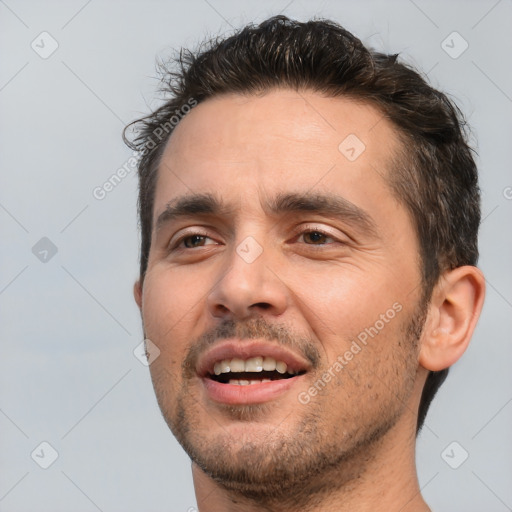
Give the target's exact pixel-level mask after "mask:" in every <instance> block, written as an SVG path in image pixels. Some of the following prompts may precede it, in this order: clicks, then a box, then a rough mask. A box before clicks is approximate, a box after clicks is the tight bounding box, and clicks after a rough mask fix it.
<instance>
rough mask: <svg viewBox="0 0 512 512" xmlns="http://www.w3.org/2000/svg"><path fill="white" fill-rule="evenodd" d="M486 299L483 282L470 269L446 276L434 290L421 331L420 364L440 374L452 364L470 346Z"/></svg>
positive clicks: (480, 274) (459, 268)
mask: <svg viewBox="0 0 512 512" xmlns="http://www.w3.org/2000/svg"><path fill="white" fill-rule="evenodd" d="M484 296H485V279H484V276H483V274H482V272H481V271H480V270H479V269H478V268H476V267H473V266H464V267H458V268H456V269H454V270H450V271H447V272H445V273H444V274H443V275H442V276H441V278H440V279H439V282H438V283H437V284H436V286H435V287H434V290H433V292H432V298H431V301H430V306H429V314H428V318H427V321H426V323H425V329H424V331H423V336H422V342H421V350H420V356H419V363H420V364H421V365H422V366H423V367H424V368H426V369H427V370H432V371H440V370H444V369H445V368H448V367H449V366H451V365H452V364H454V363H455V362H456V361H457V360H458V359H459V358H460V357H461V356H462V354H463V353H464V351H465V350H466V348H467V347H468V345H469V341H470V339H471V336H472V335H473V331H474V329H475V326H476V322H477V320H478V317H479V316H480V312H481V311H482V305H483V302H484Z"/></svg>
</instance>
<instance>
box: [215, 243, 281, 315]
mask: <svg viewBox="0 0 512 512" xmlns="http://www.w3.org/2000/svg"><path fill="white" fill-rule="evenodd" d="M259 252H261V253H260V254H259V255H258V253H259ZM255 256H257V257H256V258H255V259H253V258H254V257H255ZM271 260H272V258H271V254H270V251H268V250H263V248H262V247H261V246H259V244H257V243H255V241H254V239H253V240H252V241H251V240H249V242H248V243H244V242H242V243H241V244H240V245H239V246H238V247H237V248H236V250H235V249H233V251H232V254H230V256H229V260H228V261H227V262H226V265H225V266H224V267H223V269H222V270H221V271H220V274H219V278H218V280H217V282H216V284H215V286H214V287H213V288H212V290H211V292H210V294H209V296H208V299H207V302H208V309H209V311H210V313H211V314H212V315H213V316H214V317H216V318H222V319H225V320H233V319H247V318H249V317H251V316H257V315H262V314H263V315H269V316H279V315H281V314H282V313H283V312H284V311H285V310H286V306H287V303H288V293H287V286H286V285H285V283H284V282H283V281H282V280H281V278H280V276H279V272H278V267H277V265H272V263H271ZM274 262H275V261H274ZM272 267H274V268H272Z"/></svg>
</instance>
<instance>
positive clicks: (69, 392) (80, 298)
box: [0, 0, 512, 512]
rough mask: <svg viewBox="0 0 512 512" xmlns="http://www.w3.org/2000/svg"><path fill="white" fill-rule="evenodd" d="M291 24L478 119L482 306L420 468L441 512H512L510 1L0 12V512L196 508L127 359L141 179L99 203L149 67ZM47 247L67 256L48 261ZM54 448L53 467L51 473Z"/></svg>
mask: <svg viewBox="0 0 512 512" xmlns="http://www.w3.org/2000/svg"><path fill="white" fill-rule="evenodd" d="M280 12H282V13H285V14H287V15H289V16H291V17H296V18H298V19H301V20H306V19H308V18H310V17H311V16H315V15H317V16H322V17H328V18H333V19H334V20H336V21H338V22H340V23H341V24H342V25H344V26H345V27H346V28H348V29H349V30H351V31H353V32H355V33H356V34H357V35H358V36H359V37H360V38H361V39H363V41H365V42H366V43H368V44H371V45H373V46H374V47H376V48H379V49H382V50H384V51H387V52H401V54H402V57H403V58H405V59H407V60H408V61H409V62H412V63H413V64H415V65H417V66H419V67H420V68H421V69H422V70H424V71H425V72H426V73H428V76H429V78H430V80H431V81H432V83H433V84H434V85H435V86H438V87H441V88H442V89H443V90H444V91H446V92H448V93H450V94H452V95H453V97H454V98H455V99H456V100H457V101H458V103H459V105H460V106H461V107H462V109H463V111H464V112H465V113H466V114H467V116H468V119H469V122H470V124H471V126H472V127H473V131H474V136H475V139H476V140H477V141H478V143H477V146H478V153H479V157H478V163H479V167H480V170H481V184H482V189H483V213H484V222H483V225H482V231H481V267H482V269H483V270H484V272H485V275H486V278H487V282H488V293H487V300H486V304H485V307H484V312H483V316H482V318H481V321H480V323H479V326H478V329H477V331H476V333H475V336H474V338H473V341H472V344H471V346H470V348H469V350H468V351H467V352H466V354H465V355H464V356H463V358H462V360H461V361H460V362H459V363H457V364H456V365H455V366H454V367H453V369H452V372H451V376H450V377H449V379H448V381H447V382H446V383H445V385H444V386H443V388H442V389H441V391H440V394H439V396H438V398H437V399H436V400H435V402H434V404H433V406H432V408H431V411H430V413H429V415H428V418H427V425H426V427H425V429H424V431H423V433H422V435H421V437H420V439H419V442H418V449H417V455H418V470H419V478H420V484H421V487H422V489H423V493H424V495H425V497H426V499H427V501H428V502H429V503H430V505H431V506H432V508H433V510H435V511H437V512H442V511H450V512H457V511H460V512H462V511H464V512H471V511H474V512H481V511H484V510H485V511H486V512H501V511H506V510H512V486H511V485H510V483H511V481H512V456H511V455H512V439H511V436H510V427H511V425H512V403H511V401H512V386H511V380H512V377H511V373H512V372H510V361H511V358H510V356H511V352H512V347H511V344H510V334H511V325H510V316H511V312H512V311H511V308H512V286H511V279H512V277H511V273H510V272H509V265H510V261H512V258H511V256H512V255H511V252H512V244H511V237H510V220H511V213H512V200H511V199H510V198H511V197H512V189H511V188H507V187H512V176H511V173H510V162H511V161H512V159H511V146H512V144H511V134H512V129H511V128H512V127H511V125H512V115H511V113H512V99H511V98H512V80H511V68H510V55H511V53H512V39H511V33H510V32H511V30H510V27H511V20H512V16H511V14H512V3H511V2H510V0H502V1H496V0H492V1H478V2H476V1H475V2H461V1H458V2H450V3H448V2H427V1H425V0H414V1H408V0H404V1H399V2H355V1H354V2H348V1H341V2H335V1H331V2H327V1H319V2H305V1H300V0H295V1H289V0H279V1H277V0H274V1H271V0H259V1H258V2H248V1H244V2H236V1H234V0H208V1H206V0H188V1H186V2H163V1H148V2H142V1H130V2H121V1H109V2H101V1H99V0H92V1H89V2H85V1H84V0H76V1H68V2H64V1H56V0H52V1H46V2H39V1H38V2H36V1H33V2H30V1H24V2H22V1H15V0H5V1H0V47H1V49H2V60H1V70H0V108H1V116H0V133H1V137H0V164H1V183H0V223H1V227H2V238H1V240H2V251H1V256H0V258H1V260H0V307H1V312H2V320H1V323H0V329H1V338H2V343H3V350H2V353H3V357H2V358H1V360H0V389H1V391H0V510H2V511H10V512H14V511H16V512H22V511H24V512H28V511H30V512H40V511H52V512H58V511H69V510H73V511H84V512H88V511H91V512H93V511H95V510H101V511H103V512H108V511H112V512H114V511H173V512H174V511H176V512H178V511H187V510H188V509H189V507H194V506H195V499H194V493H193V488H192V480H191V476H190V462H189V460H188V458H187V456H186V455H185V454H184V453H183V451H182V450H181V448H180V447H179V446H178V445H177V443H176V442H175V440H174V438H173V437H172V435H171V434H170V432H169V431H168V429H167V427H166V425H165V423H164V421H163V420H162V419H161V417H160V412H159V410H158V408H157V404H156V400H155V398H154V396H153V390H152V387H151V384H150V380H149V373H148V369H147V367H145V366H144V365H143V364H142V363H141V362H140V361H139V360H138V359H137V358H136V357H135V356H134V354H133V351H134V349H135V348H136V347H137V345H138V344H139V343H140V342H141V340H142V333H141V327H140V319H139V313H138V310H137V308H136V306H135V304H134V302H133V299H132V284H133V281H134V280H135V278H136V275H137V264H138V263H137V257H138V241H139V239H138V234H137V229H136V222H137V219H136V210H135V202H136V179H135V176H134V173H131V174H130V175H129V176H127V177H126V178H125V179H124V180H123V181H122V182H121V183H120V184H119V185H118V186H117V187H116V188H115V189H114V190H112V191H111V192H110V193H109V194H108V195H107V196H106V197H105V198H104V199H103V200H101V201H100V200H97V199H95V198H94V196H93V194H92V192H93V190H94V188H95V187H97V186H101V185H102V183H104V182H105V181H106V180H107V179H108V178H109V177H110V176H111V175H112V174H113V173H114V172H115V171H116V170H117V169H118V168H119V167H121V166H122V165H123V164H124V163H125V162H126V160H127V159H128V158H129V157H130V155H131V153H130V151H129V150H128V149H126V148H125V147H124V146H123V144H122V143H121V139H120V133H121V130H122V128H123V124H124V123H126V122H128V121H131V120H133V119H134V118H136V117H137V116H139V115H140V114H142V113H147V112H148V109H149V108H150V107H155V106H156V105H157V104H158V101H156V100H155V88H156V86H157V81H156V80H155V78H154V77H155V57H156V56H157V55H158V56H161V57H162V56H166V55H169V54H170V48H173V47H174V48H178V47H180V46H192V47H193V46H195V45H196V43H198V42H199V41H200V40H201V39H203V37H204V36H205V35H207V34H208V35H212V34H217V33H225V32H229V31H231V30H232V27H239V26H241V25H243V24H245V23H247V22H250V21H261V20H262V19H264V18H266V17H268V16H270V15H274V14H278V13H280ZM43 31H47V32H48V33H49V34H51V37H52V38H53V39H54V40H56V41H57V43H58V45H59V46H58V48H57V50H56V51H55V52H54V53H53V54H52V55H50V56H47V55H45V56H47V58H42V57H41V56H40V54H38V53H36V51H34V49H33V48H32V47H31V43H32V41H35V43H34V45H38V46H36V48H38V51H39V52H40V53H41V52H43V53H44V52H49V51H50V50H51V45H52V44H54V43H52V40H50V39H49V38H48V36H39V34H40V33H41V32H43ZM454 31H456V32H458V33H459V34H460V36H461V37H462V38H463V39H461V38H460V37H459V36H457V35H455V36H454V35H451V36H450V34H452V32H454ZM448 36H450V37H449V38H448V39H447V37H448ZM41 39H43V41H41ZM464 40H465V41H467V43H468V44H469V47H468V49H467V50H466V51H465V52H464V53H462V54H461V55H460V56H458V58H453V56H454V55H455V54H457V53H459V52H460V50H462V49H463V47H464V45H465V43H464ZM443 41H445V43H443ZM442 45H444V49H443V46H442ZM445 50H448V51H449V52H451V53H452V56H450V55H449V54H448V53H447V52H446V51H445ZM43 237H47V238H48V239H49V240H51V242H52V244H54V246H55V247H56V249H57V253H56V254H55V255H52V252H51V246H50V245H49V244H48V242H47V241H42V242H39V245H36V244H37V243H38V241H39V240H40V239H41V238H43ZM34 246H36V248H35V249H33V247H34ZM44 251H48V252H44ZM34 253H35V254H34ZM41 260H42V261H41ZM43 441H46V442H48V443H50V445H51V446H52V447H53V448H54V449H55V450H56V451H57V452H58V454H59V457H58V458H57V459H56V460H55V462H54V463H53V464H52V465H51V466H50V467H49V468H48V469H46V470H45V469H42V468H41V467H40V466H39V465H38V464H43V465H45V464H48V463H49V462H51V460H52V458H51V456H52V453H51V449H49V448H48V447H46V446H45V445H43V446H42V447H40V446H39V445H40V443H41V442H43ZM452 442H456V443H457V444H455V445H451V446H450V444H451V443H452ZM447 447H448V448H447ZM34 450H35V452H34ZM466 452H467V454H468V458H467V460H464V458H465V456H466ZM31 453H34V455H33V458H31ZM35 461H37V463H36V462H35ZM450 465H451V466H458V468H457V469H453V468H452V467H451V466H450ZM396 512H398V511H396Z"/></svg>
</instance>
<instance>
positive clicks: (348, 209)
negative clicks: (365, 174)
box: [267, 193, 377, 237]
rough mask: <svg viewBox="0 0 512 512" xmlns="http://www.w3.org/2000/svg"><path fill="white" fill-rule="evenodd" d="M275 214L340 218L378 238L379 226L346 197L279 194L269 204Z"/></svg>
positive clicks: (269, 209)
mask: <svg viewBox="0 0 512 512" xmlns="http://www.w3.org/2000/svg"><path fill="white" fill-rule="evenodd" d="M267 208H268V211H270V212H271V213H273V214H276V215H278V214H283V213H303V212H311V213H316V214H319V215H324V216H327V217H334V218H339V219H341V220H343V221H346V222H347V223H349V224H352V225H354V226H355V227H356V228H358V229H360V230H361V231H364V232H366V233H367V234H369V235H372V236H375V237H376V236H377V225H376V223H375V221H374V220H373V219H372V218H371V216H370V215H369V214H368V213H367V212H366V211H365V210H363V209H362V208H360V207H359V206H357V205H355V204H354V203H352V202H350V201H349V200H348V199H345V198H344V197H341V196H338V195H333V194H312V193H304V194H300V193H299V194H278V195H277V196H276V197H275V198H274V199H272V200H271V201H269V202H268V203H267Z"/></svg>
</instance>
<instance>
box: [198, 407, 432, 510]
mask: <svg viewBox="0 0 512 512" xmlns="http://www.w3.org/2000/svg"><path fill="white" fill-rule="evenodd" d="M415 420H416V416H415V415H414V414H412V413H411V412H409V411H407V412H405V413H404V414H403V416H402V418H400V420H399V421H398V422H397V424H396V425H395V426H394V427H393V428H392V429H390V431H388V433H387V434H386V435H385V436H384V437H383V438H381V439H380V440H379V441H378V442H377V443H375V445H374V446H372V447H371V448H367V447H365V449H363V450H361V451H360V452H359V453H357V454H355V455H354V457H353V458H352V460H350V461H346V463H344V467H343V468H333V469H332V471H331V473H330V474H320V475H312V479H311V482H310V483H311V488H312V489H313V488H315V480H316V481H317V482H325V481H326V479H327V481H332V482H333V484H332V492H331V491H329V493H328V495H327V494H325V493H324V494H322V495H314V494H312V496H311V499H310V500H309V501H308V503H304V502H302V503H296V502H295V501H294V499H293V497H291V498H290V499H287V498H284V499H283V500H281V501H280V503H279V504H275V506H273V505H269V504H268V503H265V504H263V503H262V502H259V501H255V500H252V499H251V500H247V499H246V498H245V497H243V496H240V495H235V494H233V493H232V492H230V491H227V490H226V489H225V488H224V487H222V485H221V484H219V483H218V482H215V481H213V480H212V479H211V478H210V477H209V476H208V475H207V474H205V473H204V472H203V471H202V470H201V469H200V468H199V467H198V466H197V465H196V464H193V465H192V473H193V478H194V487H195V491H196V498H197V504H198V508H199V512H217V511H219V510H222V511H223V512H242V511H243V512H253V511H254V512H256V511H260V512H261V511H262V510H265V511H268V512H273V511H277V510H279V512H291V511H296V510H299V509H300V510H303V511H304V512H306V511H307V512H319V511H322V512H330V511H333V512H334V511H336V512H348V511H350V512H367V511H372V512H377V511H389V510H397V511H398V510H399V511H400V512H429V511H430V509H429V507H428V506H427V504H426V503H425V501H424V500H423V497H422V496H421V492H420V489H419V485H418V479H417V475H416V462H415V442H416V439H415ZM370 450H371V451H370ZM369 451H370V453H369ZM347 466H350V468H352V470H351V469H350V468H349V469H348V472H351V471H352V472H353V473H354V474H356V475H357V477H356V478H353V479H352V480H349V481H346V480H345V482H346V483H345V484H344V485H343V486H342V487H339V486H338V487H337V486H336V482H339V481H340V480H343V478H339V476H340V475H341V474H345V475H346V474H347ZM336 476H338V478H336Z"/></svg>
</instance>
